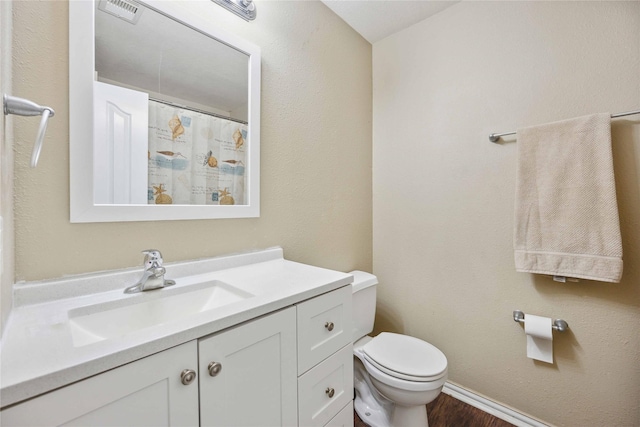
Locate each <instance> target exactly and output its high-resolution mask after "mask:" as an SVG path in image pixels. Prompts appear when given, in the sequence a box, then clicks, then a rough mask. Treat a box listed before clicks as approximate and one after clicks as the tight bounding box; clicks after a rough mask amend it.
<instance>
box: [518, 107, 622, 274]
mask: <svg viewBox="0 0 640 427" xmlns="http://www.w3.org/2000/svg"><path fill="white" fill-rule="evenodd" d="M517 135H518V172H517V181H516V208H515V230H514V247H515V261H516V270H517V271H521V272H528V273H539V274H550V275H554V276H565V277H577V278H583V279H591V280H600V281H604V282H615V283H617V282H619V281H620V277H621V276H622V241H621V238H620V222H619V219H618V206H617V202H616V190H615V181H614V175H613V158H612V154H611V116H610V115H609V114H594V115H591V116H584V117H578V118H576V119H571V120H563V121H560V122H555V123H549V124H545V125H541V126H533V127H529V128H525V129H520V130H518V131H517Z"/></svg>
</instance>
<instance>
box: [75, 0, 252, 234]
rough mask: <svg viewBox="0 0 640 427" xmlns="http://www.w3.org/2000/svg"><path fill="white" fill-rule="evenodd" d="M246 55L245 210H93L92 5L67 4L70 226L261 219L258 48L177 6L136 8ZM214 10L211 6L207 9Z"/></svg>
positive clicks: (82, 1)
mask: <svg viewBox="0 0 640 427" xmlns="http://www.w3.org/2000/svg"><path fill="white" fill-rule="evenodd" d="M140 3H142V4H144V5H148V6H150V7H151V8H153V9H156V10H158V11H160V12H162V13H164V14H165V15H167V16H171V17H172V18H173V19H175V20H177V21H179V22H181V23H182V24H183V25H187V26H189V27H192V28H195V29H197V30H198V31H201V32H203V33H205V34H207V35H209V36H211V37H213V38H215V39H217V40H219V41H221V42H223V43H225V44H227V45H229V46H232V47H233V48H235V49H237V50H239V51H241V52H244V53H246V54H247V55H249V107H248V113H249V114H248V122H249V129H248V138H247V140H248V143H247V146H248V150H249V153H248V156H247V159H248V164H247V177H246V185H247V188H246V194H247V204H246V205H233V206H223V205H97V204H95V203H94V195H93V172H94V171H93V169H94V168H93V96H92V95H91V96H90V95H89V94H92V93H93V81H94V69H95V65H94V64H95V48H94V33H95V32H94V31H95V19H94V11H95V5H94V1H93V0H76V1H71V2H69V138H70V141H69V166H70V171H69V175H70V199H71V200H70V208H71V212H70V213H71V214H70V217H71V218H70V219H71V222H118V221H159V220H184V219H213V218H251V217H259V216H260V48H259V47H258V46H256V45H254V44H252V43H249V42H247V41H245V40H242V39H241V38H239V37H237V36H235V35H234V34H229V33H226V32H223V31H221V30H220V29H218V28H216V27H215V24H214V23H211V22H208V21H207V20H205V19H203V18H201V17H199V16H196V15H195V14H191V13H189V12H188V11H186V10H185V9H184V7H181V6H180V3H181V2H168V1H162V0H150V1H145V2H140ZM211 6H212V7H214V6H215V4H214V3H211Z"/></svg>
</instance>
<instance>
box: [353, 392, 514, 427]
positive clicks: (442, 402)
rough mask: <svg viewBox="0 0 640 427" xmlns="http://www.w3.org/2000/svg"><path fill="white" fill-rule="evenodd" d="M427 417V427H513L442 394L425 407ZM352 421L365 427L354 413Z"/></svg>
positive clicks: (360, 426) (356, 426)
mask: <svg viewBox="0 0 640 427" xmlns="http://www.w3.org/2000/svg"><path fill="white" fill-rule="evenodd" d="M427 417H428V418H429V427H513V424H511V423H508V422H506V421H504V420H501V419H500V418H496V417H494V416H493V415H490V414H487V413H486V412H484V411H481V410H480V409H477V408H474V407H473V406H471V405H468V404H466V403H464V402H461V401H459V400H458V399H455V398H453V397H451V396H449V395H448V394H444V393H440V395H439V396H438V397H437V398H436V400H434V401H433V402H431V403H429V404H428V405H427ZM353 420H354V427H367V425H366V424H365V423H364V422H363V421H362V420H361V419H360V418H359V417H358V414H356V413H355V411H354V413H353Z"/></svg>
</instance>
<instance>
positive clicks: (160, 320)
mask: <svg viewBox="0 0 640 427" xmlns="http://www.w3.org/2000/svg"><path fill="white" fill-rule="evenodd" d="M252 296H253V294H250V293H248V292H245V291H243V290H241V289H238V288H235V287H233V286H231V285H229V284H227V283H224V282H221V281H218V280H213V281H209V282H204V283H198V284H195V285H190V286H186V287H182V288H168V289H159V290H154V291H148V292H143V293H141V294H137V295H135V296H134V297H132V298H128V299H124V300H118V301H110V302H106V303H101V304H95V305H91V306H85V307H79V308H76V309H73V310H70V311H69V326H70V329H71V337H72V340H73V345H74V346H75V347H82V346H85V345H88V344H92V343H95V342H98V341H102V340H106V339H110V338H116V337H120V336H123V335H126V334H128V333H131V332H134V331H137V330H140V329H144V328H149V327H153V326H157V325H162V324H166V323H169V322H174V321H177V320H181V319H185V318H188V317H189V316H192V315H194V314H197V313H202V312H205V311H208V310H212V309H214V308H219V307H222V306H224V305H227V304H231V303H234V302H237V301H241V300H244V299H247V298H250V297H252Z"/></svg>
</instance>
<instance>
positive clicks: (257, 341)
mask: <svg viewBox="0 0 640 427" xmlns="http://www.w3.org/2000/svg"><path fill="white" fill-rule="evenodd" d="M198 345H199V358H200V371H199V372H200V377H199V378H200V379H199V381H200V423H201V425H202V426H261V427H266V426H292V425H296V424H297V418H298V414H297V378H296V311H295V308H293V307H291V308H288V309H285V310H282V311H279V312H277V313H274V314H270V315H267V316H265V317H262V318H259V319H256V320H253V321H250V322H248V323H245V324H243V325H240V326H237V327H235V328H232V329H229V330H226V331H224V332H221V333H219V334H216V335H212V336H210V337H207V338H203V339H200V340H199V343H198ZM211 363H218V364H219V365H215V366H216V367H219V368H220V370H219V372H217V373H216V372H215V370H216V369H217V368H215V367H214V368H213V369H212V372H211V374H213V375H211V374H210V373H209V366H211Z"/></svg>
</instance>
